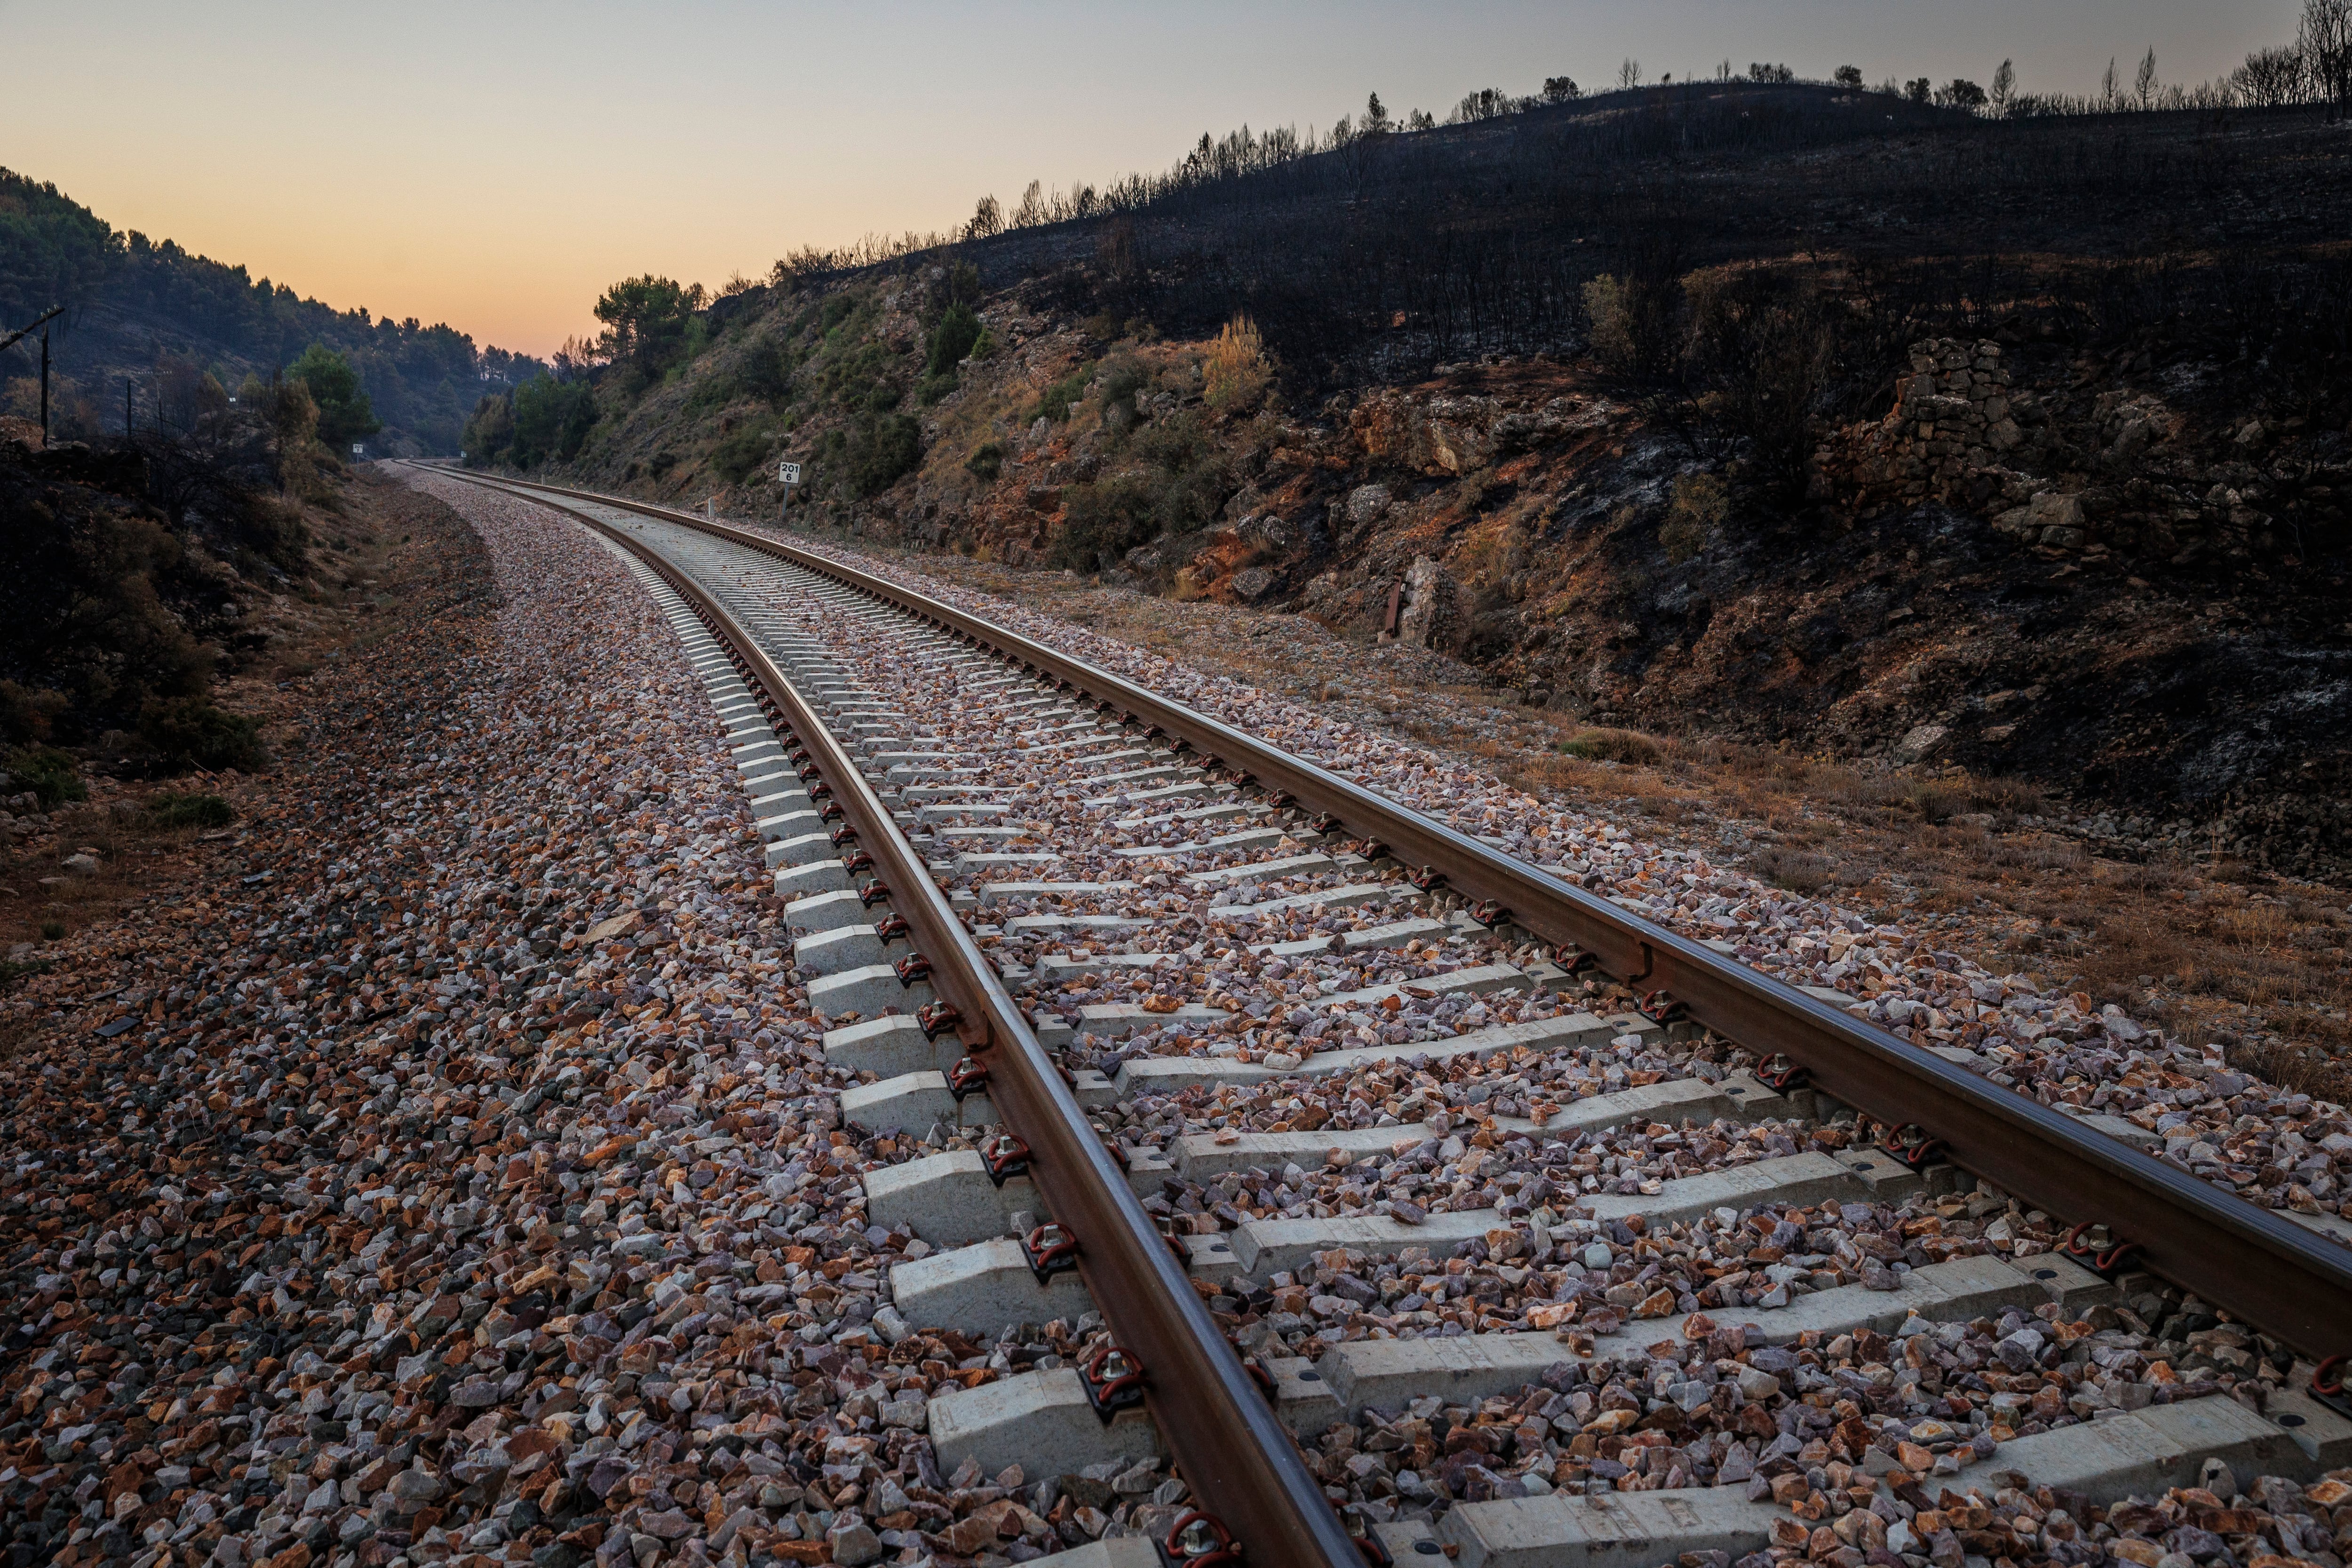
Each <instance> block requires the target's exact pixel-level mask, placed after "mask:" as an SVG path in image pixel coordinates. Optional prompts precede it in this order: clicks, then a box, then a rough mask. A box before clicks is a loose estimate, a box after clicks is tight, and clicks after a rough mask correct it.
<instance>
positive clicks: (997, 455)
mask: <svg viewBox="0 0 2352 1568" xmlns="http://www.w3.org/2000/svg"><path fill="white" fill-rule="evenodd" d="M963 466H964V471H965V472H967V473H969V474H971V476H972V477H973V478H974V479H979V480H981V481H982V482H983V483H985V484H994V483H995V482H996V476H997V475H999V474H1001V473H1003V471H1004V445H1003V442H1001V441H983V442H982V443H981V444H980V445H979V446H977V447H973V448H972V452H971V457H969V458H965V459H964V460H963Z"/></svg>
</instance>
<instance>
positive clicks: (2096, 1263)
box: [2058, 1220, 2140, 1279]
mask: <svg viewBox="0 0 2352 1568" xmlns="http://www.w3.org/2000/svg"><path fill="white" fill-rule="evenodd" d="M2094 1226H2095V1221H2091V1220H2084V1222H2083V1223H2082V1224H2080V1225H2078V1226H2075V1227H2074V1229H2073V1230H2071V1231H2069V1232H2067V1233H2066V1240H2065V1244H2064V1245H2063V1246H2062V1247H2059V1248H2058V1250H2059V1251H2060V1252H2062V1253H2063V1254H2064V1255H2065V1256H2067V1257H2068V1258H2073V1259H2074V1261H2075V1262H2077V1263H2079V1264H2081V1265H2082V1266H2083V1267H2084V1268H2087V1269H2089V1270H2090V1271H2091V1272H2092V1273H2094V1274H2095V1275H2097V1276H2098V1277H2099V1278H2100V1279H2114V1278H2115V1277H2116V1275H2118V1274H2122V1273H2124V1272H2126V1270H2128V1269H2129V1268H2131V1267H2132V1263H2133V1261H2134V1260H2135V1259H2136V1258H2137V1257H2138V1256H2139V1250H2140V1247H2139V1243H2138V1242H2137V1241H2117V1240H2116V1239H2115V1237H2114V1236H2113V1235H2112V1234H2110V1235H2109V1236H2108V1237H2107V1240H2106V1242H2105V1245H2104V1246H2102V1245H2099V1244H2097V1243H2095V1242H2090V1241H2086V1240H2084V1235H2085V1233H2086V1232H2088V1231H2090V1230H2091V1229H2092V1228H2093V1227H2094ZM2096 1228H2098V1229H2100V1230H2102V1231H2105V1229H2106V1226H2096Z"/></svg>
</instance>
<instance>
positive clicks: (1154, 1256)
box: [436, 469, 1365, 1568]
mask: <svg viewBox="0 0 2352 1568" xmlns="http://www.w3.org/2000/svg"><path fill="white" fill-rule="evenodd" d="M436 471H437V472H444V473H450V477H452V478H457V479H466V480H467V481H469V482H471V483H474V484H478V485H481V486H483V487H484V488H486V489H511V487H512V481H504V480H498V481H493V480H489V479H483V478H480V477H478V476H475V475H470V474H459V473H452V472H451V471H450V470H446V469H436ZM527 499H530V500H533V501H534V502H536V503H537V504H540V505H542V506H547V507H549V508H550V509H551V510H556V511H561V512H562V513H564V514H566V515H568V516H570V517H572V518H574V519H576V520H577V521H580V522H582V523H583V524H585V525H586V526H588V527H589V528H592V529H593V530H595V531H597V532H599V533H600V534H602V535H604V537H606V538H608V539H611V540H613V541H614V542H616V543H618V544H620V545H621V546H622V547H623V548H625V549H626V550H628V551H629V552H631V553H632V554H634V555H635V556H636V557H637V558H638V559H639V560H641V561H644V562H645V563H646V564H647V565H648V566H650V567H651V568H652V569H653V570H654V571H655V572H656V573H657V574H659V575H660V576H661V578H662V580H663V581H664V582H666V583H667V584H669V585H670V587H671V588H673V589H674V590H676V591H677V594H678V595H679V596H681V597H682V598H684V599H685V600H686V601H687V603H688V605H691V606H692V607H693V609H694V611H695V614H696V615H697V616H699V617H700V618H701V619H702V621H703V622H704V624H705V625H706V626H709V628H710V629H711V631H712V632H713V634H714V635H716V636H717V637H719V639H720V640H721V641H722V642H724V643H726V644H727V645H728V646H729V647H730V648H731V649H732V650H733V652H734V655H735V658H737V659H738V660H740V664H741V666H742V668H743V670H744V673H745V674H747V675H748V676H749V677H750V679H751V680H752V682H753V683H754V684H755V685H757V686H758V687H759V688H761V689H762V690H763V691H764V692H765V694H766V695H767V697H768V698H769V699H770V700H772V702H773V703H774V704H775V706H776V709H777V710H779V711H780V712H781V713H782V715H783V721H784V725H785V728H786V729H787V730H788V731H790V737H791V739H792V740H793V741H794V742H796V743H797V744H798V745H799V746H800V747H802V748H803V749H804V750H805V751H807V752H808V753H809V756H810V761H811V763H812V765H813V766H814V770H815V772H816V773H817V775H818V778H819V780H820V781H821V782H822V783H823V784H824V785H825V786H827V788H829V790H830V792H831V794H830V796H829V798H830V799H831V800H833V801H835V802H836V803H838V804H839V805H840V806H841V809H842V815H843V816H844V817H845V820H846V822H847V824H848V826H849V827H850V828H851V830H852V831H854V832H855V833H856V836H857V837H856V847H857V848H858V849H860V850H863V851H865V852H866V854H867V855H870V856H871V857H872V858H873V875H874V879H875V880H876V881H877V882H880V883H881V884H882V885H883V886H884V887H885V888H886V889H887V892H888V896H889V901H890V907H891V909H892V910H893V911H895V912H896V913H898V914H899V915H902V916H904V917H905V919H906V921H907V924H908V928H909V931H908V940H909V941H910V942H912V943H913V945H914V947H915V950H916V952H918V953H919V954H920V955H921V957H922V958H924V959H926V960H928V961H929V973H928V975H927V976H925V978H926V979H927V980H928V982H929V984H930V986H931V988H932V990H933V992H934V993H935V994H937V995H938V996H939V997H940V1000H941V1001H942V1002H944V1003H945V1004H946V1005H948V1006H949V1007H951V1008H953V1009H954V1018H953V1022H952V1025H951V1026H952V1028H953V1029H954V1032H955V1034H956V1036H957V1037H958V1038H959V1039H960V1040H961V1042H962V1043H963V1045H964V1046H965V1047H966V1048H967V1049H968V1050H970V1051H971V1052H972V1053H973V1055H974V1056H975V1058H978V1059H979V1060H981V1061H982V1062H983V1063H984V1064H985V1065H986V1067H987V1068H988V1075H987V1084H988V1093H989V1098H990V1100H991V1101H992V1103H993V1104H994V1106H995V1108H996V1110H997V1112H998V1113H999V1115H1000V1116H1002V1118H1003V1125H1004V1126H1005V1128H1006V1129H1007V1130H1009V1131H1011V1132H1013V1134H1014V1135H1015V1136H1017V1137H1019V1138H1020V1139H1021V1140H1022V1141H1023V1142H1024V1143H1026V1145H1027V1146H1028V1162H1029V1163H1028V1165H1027V1168H1026V1174H1027V1175H1028V1176H1029V1178H1030V1180H1031V1182H1032V1183H1033V1184H1034V1185H1035V1186H1036V1188H1037V1190H1038V1193H1039V1194H1040V1195H1041V1196H1042V1197H1043V1198H1044V1199H1045V1207H1046V1208H1047V1209H1048V1210H1049V1211H1050V1212H1051V1213H1052V1215H1053V1216H1054V1219H1055V1222H1056V1223H1058V1224H1059V1225H1061V1226H1064V1227H1065V1228H1066V1231H1067V1232H1068V1234H1069V1235H1071V1236H1073V1237H1076V1240H1077V1244H1078V1246H1077V1253H1076V1259H1077V1268H1078V1273H1079V1275H1080V1277H1081V1278H1082V1279H1084V1280H1085V1282H1086V1285H1087V1290H1088V1291H1089V1293H1090V1294H1091V1295H1092V1296H1093V1298H1094V1300H1095V1304H1096V1305H1097V1307H1098V1308H1099V1309H1100V1310H1101V1311H1102V1313H1103V1317H1104V1320H1105V1322H1106V1323H1107V1324H1108V1327H1109V1329H1110V1331H1111V1334H1112V1337H1113V1339H1114V1340H1115V1341H1116V1342H1118V1345H1119V1346H1121V1347H1122V1348H1123V1349H1124V1350H1125V1351H1126V1352H1128V1353H1129V1354H1130V1355H1131V1356H1132V1357H1133V1359H1134V1360H1135V1362H1137V1363H1139V1364H1140V1366H1141V1369H1142V1372H1143V1374H1144V1397H1145V1403H1146V1405H1147V1406H1148V1408H1149V1409H1150V1414H1151V1415H1152V1417H1153V1419H1154V1420H1155V1421H1156V1422H1157V1424H1158V1426H1159V1428H1160V1434H1161V1436H1163V1437H1164V1438H1165V1439H1166V1441H1167V1445H1168V1447H1169V1450H1170V1453H1171V1457H1172V1458H1173V1459H1174V1462H1175V1468H1176V1469H1177V1471H1178V1473H1179V1474H1181V1476H1182V1477H1183V1479H1184V1481H1185V1484H1186V1486H1187V1487H1188V1488H1189V1489H1191V1492H1192V1507H1193V1508H1195V1509H1197V1510H1202V1511H1203V1512H1205V1513H1208V1514H1211V1515H1213V1517H1214V1519H1215V1520H1216V1521H1218V1522H1219V1523H1221V1524H1222V1525H1223V1528H1224V1529H1226V1530H1228V1531H1231V1532H1232V1538H1233V1540H1234V1542H1238V1543H1239V1544H1240V1545H1241V1546H1242V1547H1243V1548H1244V1550H1245V1551H1246V1552H1247V1553H1248V1558H1247V1560H1248V1561H1250V1562H1253V1563H1269V1564H1271V1563H1282V1564H1292V1563H1297V1564H1301V1565H1303V1568H1312V1565H1316V1564H1320V1565H1323V1568H1363V1564H1364V1562H1365V1557H1364V1556H1363V1555H1362V1553H1361V1552H1360V1548H1359V1547H1358V1546H1357V1545H1356V1543H1355V1542H1354V1540H1353V1538H1352V1537H1350V1536H1349V1533H1348V1529H1347V1526H1346V1525H1345V1524H1344V1523H1343V1522H1342V1521H1340V1519H1339V1514H1338V1513H1337V1511H1336V1510H1334V1509H1333V1508H1332V1506H1331V1503H1330V1500H1328V1497H1326V1495H1325V1494H1324V1491H1323V1488H1322V1483H1321V1482H1320V1481H1318V1480H1317V1479H1316V1478H1315V1476H1314V1475H1313V1473H1312V1472H1310V1471H1309V1470H1308V1469H1307V1466H1306V1463H1305V1460H1304V1459H1303V1458H1301V1456H1300V1454H1299V1450H1298V1447H1297V1440H1296V1439H1295V1438H1293V1436H1291V1434H1290V1430H1289V1428H1287V1427H1286V1426H1284V1425H1283V1424H1282V1422H1281V1420H1280V1418H1279V1417H1278V1416H1277V1415H1276V1414H1275V1409H1274V1405H1273V1402H1272V1401H1271V1400H1270V1399H1268V1398H1267V1397H1266V1396H1265V1394H1262V1393H1261V1392H1260V1391H1259V1387H1258V1385H1257V1384H1256V1383H1255V1380H1254V1379H1253V1378H1252V1377H1251V1375H1250V1373H1249V1370H1248V1369H1247V1368H1246V1367H1244V1365H1243V1364H1242V1361H1241V1357H1240V1355H1239V1353H1238V1352H1236V1351H1235V1350H1234V1346H1233V1343H1232V1342H1231V1341H1229V1340H1228V1339H1227V1338H1226V1337H1225V1334H1224V1332H1223V1330H1221V1329H1219V1328H1218V1327H1217V1324H1216V1320H1215V1319H1214V1318H1213V1317H1212V1316H1211V1315H1210V1312H1209V1309H1208V1305H1207V1303H1206V1302H1204V1301H1203V1300H1202V1299H1201V1297H1200V1294H1199V1293H1198V1292H1197V1291H1195V1290H1194V1289H1193V1288H1192V1279H1191V1278H1190V1276H1189V1275H1187V1273H1186V1272H1185V1267H1184V1264H1183V1262H1182V1261H1181V1259H1180V1258H1179V1257H1178V1256H1177V1253H1176V1251H1175V1249H1174V1247H1172V1246H1171V1243H1170V1241H1169V1240H1168V1238H1167V1237H1164V1236H1162V1235H1161V1234H1160V1231H1159V1229H1158V1227H1157V1226H1154V1225H1153V1223H1152V1221H1151V1216H1150V1215H1148V1214H1146V1213H1145V1212H1144V1209H1143V1205H1142V1204H1141V1203H1140V1202H1139V1200H1138V1199H1137V1198H1136V1196H1135V1194H1134V1192H1133V1190H1132V1189H1131V1188H1130V1187H1129V1185H1128V1179H1127V1175H1126V1173H1125V1172H1124V1171H1123V1170H1122V1169H1121V1168H1120V1167H1119V1165H1118V1163H1117V1158H1116V1156H1114V1155H1113V1154H1112V1152H1110V1150H1109V1149H1108V1147H1107V1146H1106V1145H1105V1142H1104V1141H1103V1138H1102V1136H1101V1134H1100V1133H1099V1132H1097V1131H1096V1130H1095V1128H1094V1126H1093V1125H1092V1124H1091V1123H1090V1122H1089V1121H1087V1116H1086V1112H1085V1110H1083V1108H1081V1107H1080V1106H1079V1104H1078V1102H1077V1099H1076V1095H1075V1094H1073V1093H1072V1091H1071V1089H1070V1087H1069V1085H1068V1083H1067V1082H1066V1080H1065V1079H1064V1078H1063V1076H1062V1072H1061V1069H1060V1067H1059V1065H1058V1064H1057V1063H1055V1061H1054V1059H1053V1058H1052V1057H1051V1056H1049V1055H1048V1054H1047V1053H1046V1051H1045V1047H1043V1046H1042V1045H1040V1044H1039V1043H1038V1041H1037V1037H1036V1035H1035V1033H1034V1030H1033V1029H1032V1028H1031V1026H1030V1025H1029V1022H1028V1019H1027V1017H1026V1016H1024V1013H1023V1012H1022V1009H1021V1006H1020V1004H1019V1003H1017V1002H1015V1001H1014V1000H1013V995H1012V994H1011V993H1010V992H1009V991H1007V990H1006V989H1005V987H1004V983H1003V980H1002V979H1000V978H999V977H998V975H997V973H996V971H995V969H994V967H993V966H992V965H991V964H990V963H989V962H988V960H987V958H986V956H985V955H984V954H982V952H981V950H980V947H979V945H978V943H976V942H973V940H972V938H971V933H970V932H969V931H966V930H965V929H964V925H963V921H962V920H961V918H959V916H958V915H957V914H956V912H955V910H953V909H952V908H951V907H950V905H949V903H948V900H947V896H946V895H945V894H944V893H942V892H941V891H940V887H939V884H938V883H937V882H936V881H935V880H934V879H932V876H931V872H930V868H929V867H928V866H927V865H926V864H925V863H924V861H923V859H922V858H921V857H920V856H919V854H918V853H917V852H916V850H915V848H914V847H913V846H912V845H910V844H909V843H908V841H907V838H906V836H905V834H904V833H902V832H901V831H900V829H899V827H898V822H897V821H896V819H894V818H893V817H892V816H891V815H890V811H889V809H888V807H887V805H884V804H883V802H882V801H881V800H880V798H879V797H878V796H877V795H876V794H875V792H874V789H873V787H872V786H871V785H870V784H867V782H866V776H865V774H864V773H861V772H859V771H858V768H857V766H856V762H855V761H854V760H853V759H852V758H851V757H850V755H849V753H848V752H847V751H846V749H845V748H844V747H843V746H842V744H841V742H839V741H837V740H836V739H835V737H834V735H833V733H832V731H830V730H828V729H827V728H826V727H825V725H824V721H822V720H821V719H820V718H819V717H818V715H817V713H816V711H815V710H814V708H813V707H812V706H811V705H810V703H809V701H808V700H807V699H806V698H805V697H804V696H803V695H802V693H801V692H800V690H799V689H797V688H796V687H795V686H794V685H793V681H792V680H791V679H790V678H789V677H788V676H786V675H785V674H784V672H783V671H782V669H781V668H778V667H777V665H776V664H775V662H774V661H773V660H772V659H771V658H769V656H768V655H767V653H766V652H765V651H764V650H762V649H761V647H760V646H759V644H758V641H757V639H756V638H754V637H752V636H751V634H750V633H749V632H748V631H747V630H745V629H744V628H743V627H742V626H740V624H739V623H738V622H737V621H736V620H735V618H734V617H733V616H731V615H730V614H729V613H728V611H727V610H726V608H725V607H724V606H723V605H720V604H719V602H718V600H717V599H716V598H715V597H713V596H712V595H710V594H709V592H708V591H706V590H705V589H704V588H703V587H702V585H701V584H699V583H698V582H696V581H695V579H694V578H693V576H692V574H689V573H688V572H687V571H686V570H685V569H684V568H683V567H680V566H679V565H677V563H675V562H672V561H671V560H670V559H669V558H668V557H667V555H665V554H664V553H663V552H661V551H659V550H658V549H656V547H654V546H652V545H650V544H648V543H646V542H645V541H642V540H638V539H635V538H633V537H632V536H630V535H629V534H628V533H627V532H625V531H623V530H621V529H617V528H614V526H613V525H611V524H610V523H607V522H604V521H601V520H599V519H596V518H593V517H590V516H588V515H586V514H585V513H583V512H580V511H578V510H574V509H572V508H571V507H566V506H560V505H557V504H556V503H554V502H552V501H550V500H547V499H546V498H544V497H541V496H529V497H528V498H527ZM590 499H593V500H598V501H599V502H602V500H603V498H601V497H594V498H590ZM664 521H668V520H667V519H665V520H664ZM904 973H905V972H904V971H902V976H903V975H904ZM926 1026H927V1027H929V1023H927V1025H926ZM1082 1375H1083V1374H1082ZM1198 1544H1210V1545H1213V1544H1214V1541H1213V1537H1212V1538H1211V1539H1210V1540H1209V1541H1207V1542H1200V1543H1198ZM1178 1560H1179V1561H1182V1560H1185V1559H1184V1558H1183V1557H1181V1556H1180V1557H1179V1559H1178ZM1212 1560H1213V1559H1212Z"/></svg>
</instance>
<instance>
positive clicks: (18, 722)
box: [0, 680, 73, 743]
mask: <svg viewBox="0 0 2352 1568" xmlns="http://www.w3.org/2000/svg"><path fill="white" fill-rule="evenodd" d="M72 706H73V700H72V699H70V698H68V696H67V695H66V694H65V693H64V692H62V691H50V690H46V689H38V688H33V687H24V686H19V685H17V684H16V682H15V681H13V680H0V742H26V743H30V742H37V741H46V740H47V739H48V738H49V729H50V726H51V725H53V724H54V723H56V721H57V720H58V716H59V715H61V714H63V713H64V712H66V711H67V710H68V709H70V708H71V707H72Z"/></svg>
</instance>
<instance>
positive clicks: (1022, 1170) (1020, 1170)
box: [980, 1132, 1029, 1187]
mask: <svg viewBox="0 0 2352 1568" xmlns="http://www.w3.org/2000/svg"><path fill="white" fill-rule="evenodd" d="M980 1163H981V1168H982V1170H985V1171H986V1172H987V1173H988V1179H989V1180H990V1181H992V1182H993V1183H995V1184H997V1185H998V1186H1000V1187H1001V1186H1003V1184H1004V1182H1005V1178H1006V1177H1008V1176H1021V1175H1026V1174H1027V1173H1028V1171H1029V1145H1028V1144H1026V1143H1024V1142H1022V1141H1021V1140H1020V1139H1018V1138H1015V1137H1014V1136H1013V1134H1012V1133H1010V1132H999V1133H998V1134H996V1136H994V1137H993V1138H991V1139H988V1140H987V1141H985V1142H982V1144H981V1146H980Z"/></svg>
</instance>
